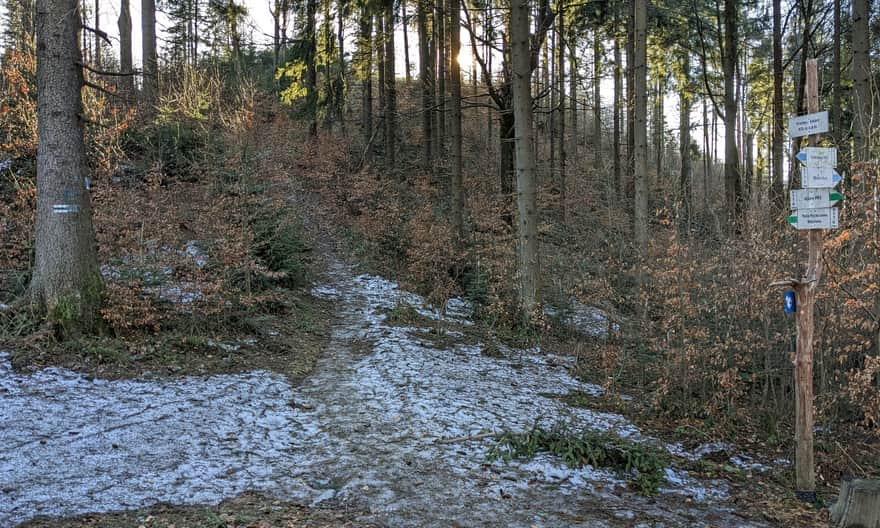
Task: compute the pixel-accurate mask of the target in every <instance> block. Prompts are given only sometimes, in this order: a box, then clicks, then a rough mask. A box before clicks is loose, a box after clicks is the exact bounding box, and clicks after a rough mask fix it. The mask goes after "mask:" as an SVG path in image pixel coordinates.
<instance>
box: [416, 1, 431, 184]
mask: <svg viewBox="0 0 880 528" xmlns="http://www.w3.org/2000/svg"><path fill="white" fill-rule="evenodd" d="M416 9H417V11H416V21H417V23H418V32H419V82H420V83H421V85H422V167H423V168H424V170H426V171H427V170H430V169H431V167H432V165H433V163H434V130H433V129H434V120H433V117H434V112H433V110H432V108H433V106H434V68H433V60H431V48H430V45H429V42H428V15H427V10H428V0H418V4H416Z"/></svg>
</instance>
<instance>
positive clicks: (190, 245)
mask: <svg viewBox="0 0 880 528" xmlns="http://www.w3.org/2000/svg"><path fill="white" fill-rule="evenodd" d="M183 253H184V254H185V255H186V256H188V257H190V258H192V259H193V261H194V262H195V263H196V266H198V267H200V268H204V267H205V266H207V265H208V254H207V253H205V251H204V250H203V249H202V248H200V247H199V246H198V244H197V243H196V241H195V240H190V241H188V242H187V243H186V248H184V250H183Z"/></svg>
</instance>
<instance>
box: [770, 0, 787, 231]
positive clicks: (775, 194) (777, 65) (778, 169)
mask: <svg viewBox="0 0 880 528" xmlns="http://www.w3.org/2000/svg"><path fill="white" fill-rule="evenodd" d="M782 82H783V80H782V6H781V0H773V139H772V142H773V145H772V148H771V150H772V158H773V177H772V182H771V184H770V204H771V206H772V212H773V218H772V220H775V219H776V217H778V216H779V215H781V214H783V212H784V211H785V196H784V194H783V190H782V164H783V160H782V146H783V141H784V134H785V130H784V129H783V121H782V113H783V108H782V104H783V101H782Z"/></svg>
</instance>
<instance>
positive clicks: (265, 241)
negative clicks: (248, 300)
mask: <svg viewBox="0 0 880 528" xmlns="http://www.w3.org/2000/svg"><path fill="white" fill-rule="evenodd" d="M251 229H252V230H253V233H254V240H253V243H252V245H251V254H252V255H253V256H254V257H255V258H256V259H258V260H259V262H260V263H262V264H263V265H264V266H265V267H266V268H267V269H268V270H269V271H270V272H274V273H273V274H271V275H270V276H271V278H272V279H273V280H274V282H275V283H277V284H278V285H280V286H283V287H287V288H293V287H297V286H302V285H304V284H306V283H307V282H308V279H309V253H310V252H311V246H310V245H309V243H308V241H307V240H306V236H305V233H304V230H303V226H302V223H301V222H300V221H299V220H298V219H292V218H288V217H287V216H286V215H285V214H284V211H283V210H280V211H279V210H271V209H265V210H262V211H260V212H258V213H257V214H256V215H255V216H254V218H253V219H252V220H251Z"/></svg>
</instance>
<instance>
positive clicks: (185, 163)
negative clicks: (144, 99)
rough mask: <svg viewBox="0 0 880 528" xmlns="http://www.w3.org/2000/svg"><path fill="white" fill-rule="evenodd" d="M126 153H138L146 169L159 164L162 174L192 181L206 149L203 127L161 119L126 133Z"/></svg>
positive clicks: (206, 139) (205, 136)
mask: <svg viewBox="0 0 880 528" xmlns="http://www.w3.org/2000/svg"><path fill="white" fill-rule="evenodd" d="M124 142H125V147H126V150H127V151H128V152H132V153H140V154H141V155H142V156H143V163H144V166H145V167H146V168H147V169H150V168H152V167H154V166H156V165H158V167H159V169H160V170H161V171H162V173H163V174H164V175H167V176H169V177H172V178H175V179H181V180H191V179H192V174H193V168H194V167H196V166H197V165H198V164H200V163H201V162H203V160H204V154H205V151H206V150H207V146H208V143H209V141H208V138H207V134H206V133H205V132H204V130H203V129H202V127H200V126H197V125H196V124H195V123H193V122H191V121H188V120H171V119H164V120H162V121H159V122H158V123H156V124H154V125H152V126H148V127H145V128H142V129H136V128H132V129H129V131H128V133H126V136H125V139H124Z"/></svg>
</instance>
